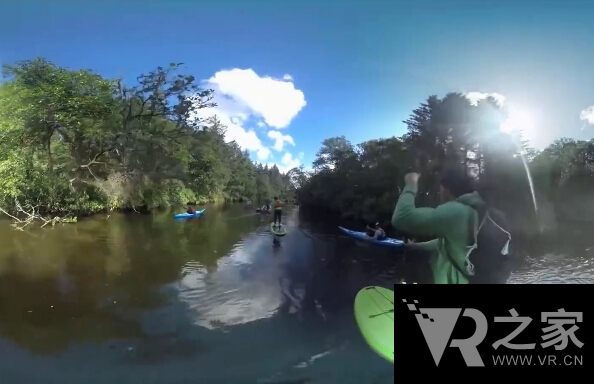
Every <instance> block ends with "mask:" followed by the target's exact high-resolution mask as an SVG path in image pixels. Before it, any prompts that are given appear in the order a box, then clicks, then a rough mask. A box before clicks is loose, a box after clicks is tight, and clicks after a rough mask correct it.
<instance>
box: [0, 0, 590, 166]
mask: <svg viewBox="0 0 594 384" xmlns="http://www.w3.org/2000/svg"><path fill="white" fill-rule="evenodd" d="M593 14H594V2H585V1H580V2H578V1H564V2H561V1H558V2H557V1H539V2H536V1H509V2H501V1H490V0H489V1H480V2H477V1H398V0H393V1H378V2H374V1H372V0H369V1H366V2H363V1H361V2H354V1H348V0H344V1H338V0H333V1H323V0H318V1H315V2H314V1H307V0H302V1H299V2H297V1H289V0H286V1H272V0H268V1H249V0H244V1H226V0H219V1H216V2H215V1H176V0H170V1H142V2H140V1H133V0H129V1H120V2H115V1H108V0H105V1H101V2H96V1H86V2H74V1H49V0H47V1H25V0H23V1H21V2H9V3H6V4H3V6H2V13H1V14H0V61H1V62H3V63H10V62H13V61H16V60H21V59H29V58H34V57H37V56H44V57H46V58H48V59H49V60H51V61H53V62H55V63H57V64H59V65H63V66H67V67H71V68H89V69H93V70H95V71H97V72H99V73H101V74H102V75H105V76H108V77H115V76H124V77H125V78H127V79H131V80H132V79H134V78H135V76H136V75H137V74H140V73H142V72H146V71H148V70H150V69H152V68H154V67H156V66H158V65H167V64H168V63H169V62H183V63H185V67H186V68H185V70H186V71H187V72H188V73H191V74H193V75H194V76H196V77H197V78H199V79H204V80H206V81H209V80H210V82H209V83H205V84H208V85H209V86H212V87H213V88H215V89H216V90H218V91H219V95H220V96H222V95H223V94H225V95H226V97H225V98H223V99H222V100H221V101H222V103H221V108H220V109H219V110H218V111H215V112H216V113H217V114H219V115H221V114H222V115H224V116H225V117H226V118H227V120H226V121H227V122H230V123H231V124H232V125H233V127H232V129H230V135H233V137H234V138H237V140H238V142H240V144H242V145H243V146H244V147H246V148H248V149H251V151H252V153H253V156H252V157H253V158H254V159H258V158H259V159H260V161H262V162H270V163H273V162H277V163H281V162H283V160H284V165H285V166H287V167H288V166H291V165H296V164H297V163H298V162H300V163H303V164H305V165H306V166H308V165H309V164H310V163H311V161H312V160H313V158H314V156H315V152H316V151H317V150H318V148H319V146H320V143H321V141H322V140H323V139H324V138H327V137H331V136H336V135H343V134H344V135H345V136H347V138H348V139H350V140H351V141H352V142H353V143H358V142H361V141H363V140H367V139H372V138H378V137H388V136H392V135H400V134H402V133H403V132H404V126H403V124H402V120H404V119H405V118H406V117H407V116H408V114H409V113H410V112H411V111H412V110H413V109H414V108H415V107H416V106H417V105H418V104H419V103H420V102H422V101H423V100H424V99H425V98H426V97H427V96H429V95H431V94H437V95H440V96H443V95H444V94H445V93H446V92H449V91H459V92H480V93H498V94H501V95H503V96H504V97H505V100H506V103H507V104H508V105H509V106H510V108H512V109H513V110H515V111H516V112H517V114H518V115H519V116H523V117H522V118H521V119H519V120H518V121H520V122H522V123H525V125H527V126H530V128H529V129H528V132H527V136H528V138H529V139H530V140H531V141H532V142H533V144H534V145H535V146H537V147H541V148H542V147H544V146H546V145H547V144H548V143H549V142H550V141H552V140H553V139H555V138H557V137H561V136H570V137H576V138H588V139H589V138H591V137H592V136H593V132H594V126H591V125H589V124H588V121H587V117H588V116H589V114H588V110H587V108H588V107H589V106H592V105H594V86H593V84H594V70H593V68H594V49H592V48H593V47H594V23H592V17H591V15H593ZM285 75H289V76H287V77H286V80H282V79H283V77H284V76H285ZM266 77H271V78H272V79H270V78H268V79H266ZM583 110H584V113H582V118H583V119H580V113H581V111H583ZM526 116H527V117H526ZM289 122H290V124H289ZM591 123H593V124H594V113H592V120H591ZM250 130H252V131H253V132H252V133H249V131H250ZM271 131H274V132H278V133H269V132H271ZM279 135H282V136H279ZM287 135H288V136H291V138H292V142H293V143H294V144H295V145H292V142H291V140H289V139H288V138H287V137H286V136H287ZM271 137H272V138H271ZM279 137H280V139H284V140H276V141H275V140H274V138H279ZM279 142H280V143H279ZM275 143H276V147H277V148H276V149H274V148H273V147H274V145H275ZM281 146H282V149H281ZM277 149H278V150H277ZM287 153H289V155H287ZM300 154H301V156H300Z"/></svg>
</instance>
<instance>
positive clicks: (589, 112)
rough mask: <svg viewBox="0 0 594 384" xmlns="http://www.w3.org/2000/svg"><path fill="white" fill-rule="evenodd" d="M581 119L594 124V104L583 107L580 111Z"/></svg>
mask: <svg viewBox="0 0 594 384" xmlns="http://www.w3.org/2000/svg"><path fill="white" fill-rule="evenodd" d="M580 120H582V121H585V122H586V123H587V124H590V125H594V105H592V106H590V107H588V108H585V109H582V111H581V112H580Z"/></svg>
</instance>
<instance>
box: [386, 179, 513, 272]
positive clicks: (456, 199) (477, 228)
mask: <svg viewBox="0 0 594 384" xmlns="http://www.w3.org/2000/svg"><path fill="white" fill-rule="evenodd" d="M419 177H420V175H419V174H418V173H409V174H407V175H406V176H405V177H404V183H405V187H404V189H403V190H402V193H401V194H400V198H399V199H398V203H397V204H396V208H395V209H394V214H393V216H392V225H393V226H394V228H396V229H397V230H399V231H402V232H406V233H408V234H409V235H412V236H414V237H429V238H431V237H436V239H434V240H431V241H427V242H424V243H408V246H409V247H411V248H412V249H418V250H422V251H428V252H430V253H431V259H430V264H431V269H432V271H433V282H434V283H435V284H469V283H490V284H505V282H506V281H507V279H508V278H509V275H510V274H511V269H510V265H511V263H510V262H508V260H509V259H510V248H509V247H510V242H511V235H510V233H509V231H508V230H506V223H505V219H504V218H503V215H502V214H501V213H500V212H499V211H497V210H495V209H492V208H489V207H488V205H487V204H486V203H485V201H484V200H483V198H482V197H481V196H480V195H479V193H478V192H476V191H475V190H474V188H473V186H472V180H471V179H470V178H469V177H468V176H467V175H466V174H463V173H461V172H457V171H454V170H449V171H446V172H444V173H443V175H442V177H441V179H440V191H439V195H440V199H441V202H442V204H441V205H439V206H438V207H437V208H417V207H415V196H416V193H417V189H418V180H419Z"/></svg>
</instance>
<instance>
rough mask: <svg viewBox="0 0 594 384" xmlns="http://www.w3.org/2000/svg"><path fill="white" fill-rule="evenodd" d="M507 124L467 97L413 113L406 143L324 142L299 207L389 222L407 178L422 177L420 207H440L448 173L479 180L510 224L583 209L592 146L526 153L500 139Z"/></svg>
mask: <svg viewBox="0 0 594 384" xmlns="http://www.w3.org/2000/svg"><path fill="white" fill-rule="evenodd" d="M506 116H507V111H506V110H505V108H504V107H502V106H500V105H499V104H498V103H497V101H496V100H494V99H491V98H488V99H485V100H482V101H480V102H478V104H471V103H470V102H469V100H468V99H467V98H466V97H465V96H464V95H462V94H459V93H451V94H448V95H446V96H445V97H444V98H441V99H440V98H438V97H436V96H431V97H429V98H428V99H427V101H426V102H425V103H423V104H422V105H421V106H420V107H419V108H417V109H416V110H414V111H413V112H412V114H411V116H410V117H409V119H408V120H406V121H405V122H404V123H405V124H406V126H407V133H406V134H405V135H404V136H402V137H392V138H385V139H384V138H382V139H377V140H370V141H367V142H364V143H361V144H358V145H353V144H351V143H350V142H349V141H348V140H347V139H346V138H345V137H333V138H329V139H326V140H324V142H323V143H322V148H321V149H320V150H319V151H318V153H317V155H316V156H317V158H316V159H315V161H314V163H313V170H312V172H311V173H310V175H309V178H307V180H306V181H304V182H302V183H301V188H300V189H299V191H298V198H299V201H300V203H301V204H302V205H304V206H316V207H326V208H328V209H329V210H332V211H336V212H341V213H342V214H343V215H345V216H348V217H351V218H360V219H366V220H369V219H372V218H377V219H379V220H385V221H388V220H389V217H390V216H391V214H392V211H393V209H394V206H395V204H396V201H397V200H398V196H399V191H400V190H401V188H402V187H403V184H404V180H403V178H404V175H405V174H406V173H407V172H409V171H411V170H415V171H418V172H420V173H421V175H422V177H421V182H420V190H421V191H422V192H424V193H422V194H420V195H419V197H418V204H422V205H428V206H434V205H436V204H437V203H438V191H439V186H438V183H437V177H438V176H439V173H440V172H441V171H442V170H443V169H444V168H445V167H449V168H451V167H459V168H460V169H465V170H466V171H467V172H469V173H470V174H472V175H474V176H476V178H477V181H478V183H477V184H478V185H479V186H480V187H479V191H481V193H482V194H483V195H484V196H485V198H486V199H487V201H488V202H489V203H491V204H493V205H495V206H498V207H499V208H500V209H503V210H505V211H507V213H508V215H509V216H510V221H512V222H515V223H516V224H517V225H520V226H526V225H528V224H529V223H530V221H532V223H531V224H534V221H533V220H534V219H536V218H537V217H538V216H540V208H541V206H545V207H550V206H551V205H553V206H555V207H559V206H563V209H562V210H561V211H563V212H564V213H566V214H567V212H570V211H571V210H568V209H567V204H566V203H567V202H568V201H572V204H573V202H576V203H577V202H579V201H583V200H584V199H583V197H584V196H586V195H591V194H592V192H593V189H594V188H593V187H594V182H593V181H594V141H588V142H584V141H575V140H572V139H560V140H557V141H556V142H554V143H553V144H551V145H550V146H549V147H548V148H546V149H545V150H543V151H541V152H539V151H536V150H534V149H531V148H528V146H527V145H526V143H525V142H522V141H521V140H520V135H519V134H517V133H516V134H514V136H512V135H510V134H505V133H502V131H501V129H500V127H501V124H502V123H503V122H504V121H505V119H506ZM524 162H525V163H524ZM524 164H526V167H525V166H524ZM526 168H528V169H529V173H530V175H531V176H532V179H533V183H534V190H535V199H533V197H532V193H531V188H530V183H529V179H528V176H527V175H528V172H527V171H526ZM578 197H579V198H578ZM533 200H536V203H537V207H538V208H539V210H537V209H535V204H534V201H533ZM581 210H582V211H583V209H581ZM557 211H559V210H557ZM589 212H592V210H590V211H589ZM557 216H559V214H558V215H557ZM566 216H567V215H566ZM569 216H572V217H570V218H576V217H577V214H573V213H571V214H569Z"/></svg>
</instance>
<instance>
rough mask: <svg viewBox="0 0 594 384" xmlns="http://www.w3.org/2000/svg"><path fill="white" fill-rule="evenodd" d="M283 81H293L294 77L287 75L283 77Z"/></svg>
mask: <svg viewBox="0 0 594 384" xmlns="http://www.w3.org/2000/svg"><path fill="white" fill-rule="evenodd" d="M283 80H287V81H293V77H292V76H291V75H287V74H285V75H284V76H283Z"/></svg>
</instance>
